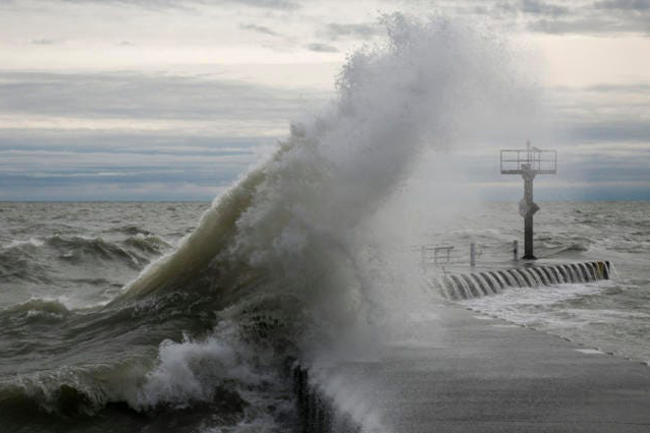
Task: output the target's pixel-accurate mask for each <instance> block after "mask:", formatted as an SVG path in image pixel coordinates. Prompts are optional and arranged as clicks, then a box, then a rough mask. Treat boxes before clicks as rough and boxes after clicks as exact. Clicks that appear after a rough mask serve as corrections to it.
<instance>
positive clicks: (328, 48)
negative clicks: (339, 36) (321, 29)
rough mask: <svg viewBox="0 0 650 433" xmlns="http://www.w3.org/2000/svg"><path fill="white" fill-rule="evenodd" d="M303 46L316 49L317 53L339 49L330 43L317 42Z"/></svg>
mask: <svg viewBox="0 0 650 433" xmlns="http://www.w3.org/2000/svg"><path fill="white" fill-rule="evenodd" d="M305 48H307V49H308V50H310V51H316V52H318V53H338V52H339V49H338V48H336V47H334V46H332V45H327V44H320V43H317V42H314V43H312V44H308V45H305Z"/></svg>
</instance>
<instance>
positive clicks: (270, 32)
mask: <svg viewBox="0 0 650 433" xmlns="http://www.w3.org/2000/svg"><path fill="white" fill-rule="evenodd" d="M239 28H240V29H242V30H250V31H252V32H255V33H261V34H263V35H268V36H281V35H280V33H278V32H276V31H274V30H271V29H270V28H268V27H265V26H260V25H257V24H240V25H239Z"/></svg>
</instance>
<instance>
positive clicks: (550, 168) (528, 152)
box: [501, 141, 557, 260]
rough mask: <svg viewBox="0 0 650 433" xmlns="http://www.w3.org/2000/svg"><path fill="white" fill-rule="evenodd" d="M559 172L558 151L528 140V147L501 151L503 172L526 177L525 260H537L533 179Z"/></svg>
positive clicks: (521, 208)
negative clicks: (540, 175)
mask: <svg viewBox="0 0 650 433" xmlns="http://www.w3.org/2000/svg"><path fill="white" fill-rule="evenodd" d="M556 173H557V151H555V150H541V149H538V148H536V147H531V146H530V141H528V142H526V149H523V150H518V149H504V150H502V151H501V174H520V175H521V177H523V178H524V198H522V199H521V201H520V202H519V214H520V215H521V216H522V217H524V257H523V259H524V260H535V259H536V257H535V255H534V254H533V215H534V214H535V212H537V211H538V210H539V206H537V204H535V202H533V179H535V176H536V175H538V174H556Z"/></svg>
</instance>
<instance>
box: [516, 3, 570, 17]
mask: <svg viewBox="0 0 650 433" xmlns="http://www.w3.org/2000/svg"><path fill="white" fill-rule="evenodd" d="M521 11H522V12H524V13H528V14H534V15H551V16H554V17H557V16H561V15H566V14H568V13H569V8H567V7H564V6H557V5H554V4H549V3H546V2H543V1H541V0H522V2H521Z"/></svg>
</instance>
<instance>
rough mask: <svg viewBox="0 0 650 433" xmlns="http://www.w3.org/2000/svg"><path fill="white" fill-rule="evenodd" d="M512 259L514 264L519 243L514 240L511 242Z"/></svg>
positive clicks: (517, 258) (517, 255)
mask: <svg viewBox="0 0 650 433" xmlns="http://www.w3.org/2000/svg"><path fill="white" fill-rule="evenodd" d="M512 259H513V260H514V261H515V262H516V261H517V260H519V242H517V240H516V239H515V240H514V241H512Z"/></svg>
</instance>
